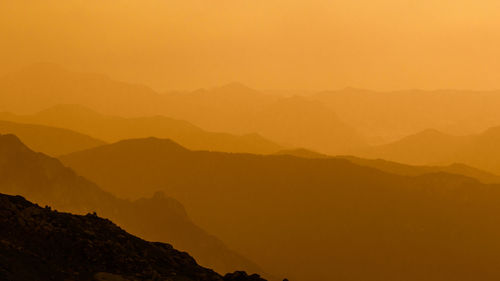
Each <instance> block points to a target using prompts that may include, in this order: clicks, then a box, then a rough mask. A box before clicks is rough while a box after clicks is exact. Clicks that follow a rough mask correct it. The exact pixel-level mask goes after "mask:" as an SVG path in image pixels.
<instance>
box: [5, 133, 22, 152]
mask: <svg viewBox="0 0 500 281" xmlns="http://www.w3.org/2000/svg"><path fill="white" fill-rule="evenodd" d="M3 150H8V151H20V150H23V151H24V150H28V148H27V147H26V145H24V143H22V142H21V140H20V139H19V138H18V137H17V136H15V135H13V134H5V135H2V134H0V151H3Z"/></svg>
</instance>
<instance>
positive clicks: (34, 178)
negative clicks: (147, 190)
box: [0, 135, 261, 272]
mask: <svg viewBox="0 0 500 281" xmlns="http://www.w3.org/2000/svg"><path fill="white" fill-rule="evenodd" d="M140 188H142V187H141V185H138V189H140ZM0 192H1V193H5V194H11V195H21V196H24V197H26V198H29V199H30V200H31V201H33V202H36V203H38V204H40V205H41V206H45V205H49V206H51V207H53V208H56V209H57V210H60V211H67V212H72V213H76V214H85V213H88V212H97V213H98V214H99V215H101V216H103V217H106V218H109V219H112V220H113V221H115V222H116V223H118V224H119V225H120V226H122V227H124V228H125V229H126V230H127V231H129V232H131V233H133V234H135V235H138V236H140V237H144V238H146V239H148V240H153V241H163V242H168V243H172V244H173V245H175V247H176V248H178V249H182V250H185V251H188V252H189V253H191V254H192V255H194V256H195V257H196V258H197V260H198V261H199V262H200V264H203V265H205V266H208V267H211V268H213V269H215V270H217V271H219V272H228V271H234V270H236V269H244V270H248V271H252V272H261V270H260V268H259V267H258V266H257V265H255V264H254V263H253V262H251V261H249V260H248V259H246V258H244V257H242V256H241V255H239V254H237V253H235V252H233V251H231V250H229V249H228V248H227V247H226V246H225V244H224V243H223V242H222V241H220V240H219V239H218V238H216V237H214V236H212V235H209V234H208V233H207V232H205V231H204V230H202V229H201V228H200V227H198V226H197V225H195V224H194V223H193V222H192V221H191V219H190V218H189V217H188V215H187V214H186V211H185V210H184V207H183V206H182V205H181V204H180V203H179V202H178V201H176V200H174V199H172V198H169V197H167V196H165V195H163V194H162V193H161V192H159V193H158V192H157V193H155V194H154V196H152V197H149V198H147V199H145V198H141V199H138V200H134V201H129V200H123V199H118V198H117V197H115V196H114V195H112V194H110V193H108V192H105V191H103V190H102V189H101V188H100V187H98V186H97V185H96V184H94V183H92V182H90V181H88V180H86V179H85V178H82V177H81V176H79V175H77V174H76V173H75V172H74V171H73V170H71V169H69V168H67V167H65V166H63V165H62V164H61V163H60V161H59V160H57V159H55V158H51V157H48V156H46V155H44V154H42V153H36V152H34V151H32V150H30V149H29V148H28V147H26V146H25V145H24V144H23V143H21V141H20V140H19V139H18V138H17V137H16V136H14V135H0Z"/></svg>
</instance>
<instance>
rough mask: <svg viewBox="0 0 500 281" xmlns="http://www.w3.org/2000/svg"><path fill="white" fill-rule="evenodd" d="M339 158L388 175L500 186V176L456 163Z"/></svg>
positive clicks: (352, 157)
mask: <svg viewBox="0 0 500 281" xmlns="http://www.w3.org/2000/svg"><path fill="white" fill-rule="evenodd" d="M337 158H341V159H346V160H349V161H350V162H352V163H355V164H357V165H360V166H366V167H372V168H375V169H378V170H381V171H384V172H387V173H392V174H397V175H403V176H421V175H425V174H433V173H447V174H455V175H462V176H466V177H470V178H474V179H477V180H478V181H480V182H482V183H485V184H490V183H495V184H500V176H498V175H495V174H492V173H488V172H485V171H483V170H480V169H476V168H474V167H471V166H467V165H464V164H457V163H455V164H451V165H448V166H415V165H413V166H412V165H406V164H402V163H397V162H391V161H387V160H383V159H364V158H358V157H354V156H337Z"/></svg>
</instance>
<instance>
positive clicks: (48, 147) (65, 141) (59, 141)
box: [0, 114, 105, 156]
mask: <svg viewBox="0 0 500 281" xmlns="http://www.w3.org/2000/svg"><path fill="white" fill-rule="evenodd" d="M0 116H1V114H0ZM0 119H2V118H1V117H0ZM0 134H15V135H17V136H18V137H19V138H20V139H21V140H22V141H23V142H24V143H25V144H26V145H27V146H29V147H30V148H31V149H33V150H35V151H40V152H43V153H45V154H48V155H52V156H59V155H62V154H68V153H71V152H75V151H78V150H84V149H87V148H91V147H96V146H100V145H103V144H105V142H103V141H101V140H98V139H95V138H93V137H90V136H87V135H84V134H81V133H77V132H74V131H71V130H68V129H61V128H55V127H49V126H43V125H34V124H21V123H14V122H9V121H2V120H0Z"/></svg>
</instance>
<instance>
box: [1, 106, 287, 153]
mask: <svg viewBox="0 0 500 281" xmlns="http://www.w3.org/2000/svg"><path fill="white" fill-rule="evenodd" d="M0 119H4V120H11V121H15V122H24V123H35V124H43V125H48V126H55V127H60V128H67V129H74V130H76V131H79V132H82V133H85V134H88V135H91V136H94V137H97V138H100V139H103V140H106V141H110V142H114V141H118V140H122V139H129V138H144V137H151V136H154V137H160V138H170V139H173V140H175V141H176V142H179V143H181V144H182V145H184V146H186V147H188V148H190V149H193V150H213V151H223V152H246V153H257V154H267V153H273V152H276V151H278V150H280V149H282V146H280V145H278V144H276V143H274V142H272V141H269V140H267V139H265V138H263V137H261V136H260V135H257V134H247V135H243V136H237V135H231V134H226V133H214V132H208V131H205V130H203V129H201V128H199V127H196V126H194V125H193V124H191V123H189V122H186V121H182V120H177V119H172V118H168V117H164V116H152V117H137V118H122V117H117V116H111V115H104V114H100V113H98V112H96V111H93V110H91V109H89V108H86V107H84V106H81V105H57V106H54V107H51V108H48V109H45V110H42V111H40V112H38V113H36V114H32V115H15V114H11V113H3V114H1V113H0ZM83 149H84V148H82V150H83ZM68 153H69V152H68Z"/></svg>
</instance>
